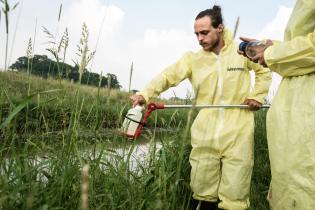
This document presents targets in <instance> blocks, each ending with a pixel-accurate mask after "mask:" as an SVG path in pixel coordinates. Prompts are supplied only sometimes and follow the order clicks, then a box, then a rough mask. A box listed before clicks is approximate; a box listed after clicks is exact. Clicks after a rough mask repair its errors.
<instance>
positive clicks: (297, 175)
mask: <svg viewBox="0 0 315 210" xmlns="http://www.w3.org/2000/svg"><path fill="white" fill-rule="evenodd" d="M242 39H243V41H251V40H252V39H246V38H242ZM267 43H268V47H267V48H266V49H265V50H263V51H260V52H257V53H258V54H257V55H256V57H254V58H253V61H255V62H259V63H260V64H262V65H264V66H268V67H269V68H270V69H271V70H272V71H275V72H277V73H278V74H280V75H281V76H282V77H283V78H282V81H281V84H280V86H279V89H278V92H277V94H276V95H275V97H274V99H273V102H272V106H271V109H270V110H269V112H268V115H267V137H268V148H269V157H270V165H271V176H272V180H271V184H270V190H269V195H268V200H269V203H270V207H271V209H275V210H282V209H287V210H290V209H302V210H313V209H314V208H315V0H298V1H297V2H296V5H295V7H294V10H293V12H292V14H291V17H290V19H289V22H288V25H287V27H286V31H285V36H284V42H279V43H277V42H275V43H273V42H272V41H270V40H269V42H267Z"/></svg>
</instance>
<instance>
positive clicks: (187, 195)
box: [0, 56, 270, 210]
mask: <svg viewBox="0 0 315 210" xmlns="http://www.w3.org/2000/svg"><path fill="white" fill-rule="evenodd" d="M34 59H35V56H34ZM25 62H27V60H25ZM27 77H28V75H27V74H25V73H23V72H5V73H4V72H2V73H1V72H0V122H1V123H3V122H5V124H4V125H5V126H3V128H2V129H1V130H0V139H1V144H0V189H1V190H0V209H79V208H80V203H81V200H80V195H81V184H82V179H81V170H82V166H83V165H85V164H88V165H89V167H90V170H89V188H88V189H89V191H88V192H89V194H88V198H89V203H88V204H89V207H90V209H115V210H116V209H128V210H129V209H135V210H138V209H161V210H162V209H174V210H177V209H183V210H185V209H187V210H188V209H190V206H189V205H190V199H191V191H190V187H189V180H190V178H189V176H190V165H189V153H190V150H191V146H190V138H189V136H190V134H189V128H190V126H191V121H192V120H191V119H194V116H195V115H196V114H197V112H196V111H195V110H192V111H187V110H161V111H155V112H153V113H152V115H151V117H150V119H149V120H150V121H149V122H148V124H147V128H146V129H145V130H144V132H143V134H142V136H141V138H140V139H138V140H137V141H130V140H128V139H127V138H125V137H124V136H122V135H120V134H119V132H118V131H117V128H119V127H120V124H121V121H122V120H123V116H124V114H125V113H126V111H127V110H128V108H129V107H130V102H129V100H128V95H129V94H128V93H123V92H119V91H117V90H112V91H110V92H109V91H108V89H106V88H100V87H99V88H94V87H90V86H84V85H79V84H72V83H69V82H67V81H64V80H62V81H61V82H58V81H56V80H51V79H42V78H39V77H34V76H30V78H29V81H30V83H31V84H32V86H31V87H32V89H31V91H30V94H28V90H27V86H28V83H27V82H26V81H27V79H26V78H27ZM105 81H106V80H105ZM54 89H60V91H56V92H45V91H49V90H54ZM38 92H42V94H37V93H38ZM109 93H110V94H109ZM108 94H109V95H108ZM26 104H27V105H28V109H26ZM265 116H266V111H264V110H262V111H259V112H257V113H256V115H255V122H256V128H255V165H254V173H253V177H252V185H251V194H250V196H251V197H250V199H251V208H250V209H253V210H257V209H259V210H264V209H268V205H267V202H266V193H267V189H268V184H269V180H270V171H269V170H270V169H269V162H268V153H267V145H266V134H265ZM143 143H145V144H143ZM159 144H160V145H161V148H159V147H157V145H159ZM143 145H149V146H150V147H149V152H148V153H147V155H146V156H145V157H144V158H145V160H146V161H145V163H141V162H140V163H141V164H139V162H137V161H134V162H133V163H135V162H136V163H138V164H137V165H136V166H133V164H132V161H131V160H133V158H134V156H136V155H135V152H136V151H137V150H139V149H140V150H141V148H142V147H143Z"/></svg>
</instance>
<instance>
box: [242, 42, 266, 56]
mask: <svg viewBox="0 0 315 210" xmlns="http://www.w3.org/2000/svg"><path fill="white" fill-rule="evenodd" d="M265 49H266V42H265V41H252V42H241V43H240V45H239V50H240V51H243V52H244V53H245V54H246V56H247V57H249V58H253V57H255V56H256V55H257V53H259V52H262V51H264V50H265Z"/></svg>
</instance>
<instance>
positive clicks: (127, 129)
mask: <svg viewBox="0 0 315 210" xmlns="http://www.w3.org/2000/svg"><path fill="white" fill-rule="evenodd" d="M142 110H143V107H142V106H139V105H137V106H135V107H133V108H131V109H129V111H128V112H127V114H126V116H125V119H124V122H123V124H122V128H121V130H122V132H123V133H124V134H126V135H127V136H129V137H133V136H134V135H135V133H136V130H137V128H138V126H139V124H140V123H141V118H142Z"/></svg>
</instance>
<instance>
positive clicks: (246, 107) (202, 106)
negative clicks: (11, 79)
mask: <svg viewBox="0 0 315 210" xmlns="http://www.w3.org/2000/svg"><path fill="white" fill-rule="evenodd" d="M164 108H165V109H167V108H173V109H181V108H183V109H184V108H224V109H233V108H238V109H248V108H249V107H248V105H242V104H241V105H239V104H237V105H236V104H232V105H231V104H229V105H225V104H222V105H164ZM260 108H270V105H262V106H261V107H260Z"/></svg>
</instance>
